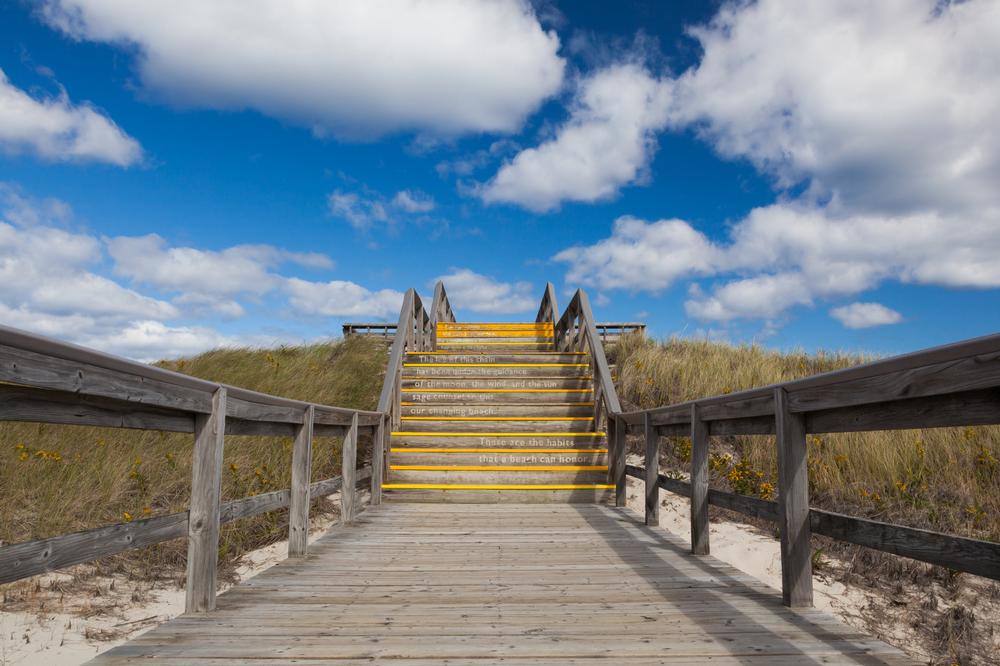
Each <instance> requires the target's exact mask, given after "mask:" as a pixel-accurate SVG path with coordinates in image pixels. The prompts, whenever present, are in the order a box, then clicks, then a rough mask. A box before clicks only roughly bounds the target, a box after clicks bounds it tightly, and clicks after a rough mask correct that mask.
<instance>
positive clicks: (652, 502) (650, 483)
mask: <svg viewBox="0 0 1000 666" xmlns="http://www.w3.org/2000/svg"><path fill="white" fill-rule="evenodd" d="M642 425H643V430H644V434H645V435H646V524H647V525H659V524H660V433H658V432H657V431H656V428H655V427H654V426H653V419H652V418H651V417H650V415H649V412H645V413H644V414H643V422H642Z"/></svg>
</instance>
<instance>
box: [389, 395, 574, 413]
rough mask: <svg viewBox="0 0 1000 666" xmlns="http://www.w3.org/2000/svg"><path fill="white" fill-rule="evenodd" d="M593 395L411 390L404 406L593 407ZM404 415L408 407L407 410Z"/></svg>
mask: <svg viewBox="0 0 1000 666" xmlns="http://www.w3.org/2000/svg"><path fill="white" fill-rule="evenodd" d="M592 400H593V393H592V391H589V390H575V391H561V390H559V389H550V390H546V391H534V392H524V391H516V390H515V391H482V392H475V391H472V392H469V391H465V390H464V389H450V390H445V391H422V390H420V389H411V390H409V391H405V392H404V393H403V403H404V405H405V404H428V403H430V404H441V405H443V404H445V403H448V404H455V405H465V404H475V405H484V404H491V405H494V404H495V405H508V406H513V405H524V406H526V407H527V406H530V405H538V404H544V403H580V404H581V405H593V401H592ZM404 413H405V408H404Z"/></svg>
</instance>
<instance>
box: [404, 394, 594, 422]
mask: <svg viewBox="0 0 1000 666" xmlns="http://www.w3.org/2000/svg"><path fill="white" fill-rule="evenodd" d="M445 395H450V394H445ZM469 397H470V398H472V399H471V400H464V401H463V404H458V405H427V404H415V403H411V402H405V401H404V402H402V403H401V408H402V415H403V416H491V417H495V418H509V417H513V416H534V417H545V416H580V417H584V416H592V415H593V412H594V407H593V404H594V403H592V402H586V403H585V402H578V403H576V404H572V403H570V404H534V405H502V404H489V405H480V404H476V403H475V402H474V400H475V395H471V396H469Z"/></svg>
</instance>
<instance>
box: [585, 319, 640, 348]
mask: <svg viewBox="0 0 1000 666" xmlns="http://www.w3.org/2000/svg"><path fill="white" fill-rule="evenodd" d="M629 333H638V334H639V335H645V334H646V325H645V324H643V323H642V322H638V321H629V322H605V323H598V324H597V334H598V335H600V336H601V342H603V343H604V344H608V343H609V342H616V341H617V340H618V338H620V337H622V336H623V335H628V334H629Z"/></svg>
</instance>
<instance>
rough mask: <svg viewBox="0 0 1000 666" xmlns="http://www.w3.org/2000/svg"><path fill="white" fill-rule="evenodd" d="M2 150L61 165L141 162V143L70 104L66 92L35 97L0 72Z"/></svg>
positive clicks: (93, 112)
mask: <svg viewBox="0 0 1000 666" xmlns="http://www.w3.org/2000/svg"><path fill="white" fill-rule="evenodd" d="M0 150H2V151H4V152H8V153H21V152H29V153H33V154H35V155H38V156H39V157H42V158H43V159H47V160H55V161H61V162H77V161H79V162H86V161H92V162H107V163H109V164H116V165H118V166H129V165H132V164H136V163H137V162H139V161H140V160H141V159H142V148H140V147H139V142H138V141H136V140H135V139H133V138H132V137H130V136H129V135H128V134H126V133H125V132H124V131H122V129H121V128H120V127H118V125H116V124H115V123H114V121H113V120H111V119H110V118H108V117H107V116H106V115H104V114H102V113H100V112H99V111H97V110H96V109H94V108H93V107H92V106H90V105H88V104H73V103H72V102H70V100H69V97H68V96H67V95H66V93H65V92H64V93H63V94H62V95H60V96H58V97H52V98H36V97H32V96H31V95H29V94H28V93H26V92H25V91H23V90H21V89H20V88H17V87H16V86H14V85H13V84H12V83H11V82H10V81H9V80H8V79H7V75H6V74H5V73H4V71H3V70H2V69H0Z"/></svg>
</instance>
